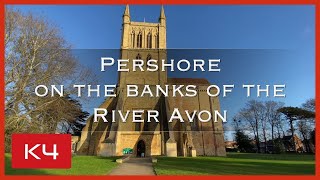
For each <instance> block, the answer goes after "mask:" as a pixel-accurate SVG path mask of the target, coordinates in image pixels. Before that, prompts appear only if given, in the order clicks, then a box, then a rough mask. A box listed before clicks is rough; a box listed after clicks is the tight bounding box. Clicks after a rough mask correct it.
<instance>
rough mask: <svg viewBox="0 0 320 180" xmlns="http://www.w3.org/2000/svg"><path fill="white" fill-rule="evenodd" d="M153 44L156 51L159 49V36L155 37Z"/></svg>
mask: <svg viewBox="0 0 320 180" xmlns="http://www.w3.org/2000/svg"><path fill="white" fill-rule="evenodd" d="M155 40H156V41H155V44H156V49H158V48H159V35H158V34H157V35H156V36H155Z"/></svg>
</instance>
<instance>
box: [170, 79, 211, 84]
mask: <svg viewBox="0 0 320 180" xmlns="http://www.w3.org/2000/svg"><path fill="white" fill-rule="evenodd" d="M168 83H169V84H193V85H197V84H203V85H210V83H209V81H208V80H207V79H205V78H168Z"/></svg>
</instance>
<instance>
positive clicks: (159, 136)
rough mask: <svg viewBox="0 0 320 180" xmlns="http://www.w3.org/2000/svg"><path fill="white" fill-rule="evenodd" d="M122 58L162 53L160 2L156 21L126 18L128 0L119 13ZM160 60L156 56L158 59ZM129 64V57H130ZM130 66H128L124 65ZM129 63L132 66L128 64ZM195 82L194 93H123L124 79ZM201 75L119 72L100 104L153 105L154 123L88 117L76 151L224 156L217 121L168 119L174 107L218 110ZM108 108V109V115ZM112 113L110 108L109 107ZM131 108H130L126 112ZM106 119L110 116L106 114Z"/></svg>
mask: <svg viewBox="0 0 320 180" xmlns="http://www.w3.org/2000/svg"><path fill="white" fill-rule="evenodd" d="M120 54H121V59H129V60H130V59H142V60H150V59H151V58H152V59H166V54H167V53H166V17H165V13H164V9H163V7H162V8H161V11H160V17H159V22H158V23H149V22H133V21H131V20H130V13H129V6H128V5H127V6H126V8H125V11H124V14H123V28H122V43H121V53H120ZM158 63H159V66H160V63H161V61H158ZM129 64H130V61H129ZM129 67H130V66H129ZM131 67H132V66H131ZM127 84H135V85H138V86H143V85H146V84H148V85H150V87H151V89H152V88H153V87H155V85H161V86H163V85H166V84H168V85H173V84H175V85H184V84H185V85H188V84H192V85H196V86H197V91H198V94H197V96H195V97H179V96H177V97H172V96H169V97H127V96H126V90H127V89H126V85H127ZM209 85H210V84H209V82H208V81H207V80H206V79H194V78H169V77H168V76H167V72H163V71H157V72H149V71H129V72H119V73H118V85H117V88H116V90H115V93H116V94H117V96H116V97H113V98H108V99H106V101H105V102H104V103H103V104H101V105H100V108H105V109H107V110H108V112H109V111H111V110H121V111H123V112H126V111H127V110H130V111H132V110H158V111H159V123H156V122H154V121H151V122H150V123H147V122H146V121H145V122H144V123H134V122H126V123H122V122H121V121H116V122H112V121H109V122H104V121H102V120H99V122H93V116H91V117H89V118H88V120H87V124H86V126H85V127H84V128H83V130H82V133H81V138H80V141H79V142H78V145H77V150H76V152H77V154H82V155H99V156H119V155H122V154H123V149H125V148H131V149H133V155H136V156H140V155H141V154H142V153H143V154H145V156H156V155H164V156H173V157H174V156H225V154H226V152H225V145H224V137H223V127H222V121H218V122H214V121H209V122H206V123H204V122H200V121H197V120H196V121H193V122H189V121H185V122H184V123H181V122H180V121H173V122H171V123H168V119H169V117H170V115H171V114H172V112H173V109H174V108H179V110H181V115H182V117H183V118H185V119H187V116H186V114H183V112H184V111H185V110H189V112H193V111H194V110H207V111H209V112H213V111H214V110H219V111H220V106H219V99H218V98H217V97H209V96H208V95H207V93H206V89H207V87H208V86H209ZM109 114H110V115H109ZM108 116H111V113H108V115H107V117H106V118H107V119H108ZM130 116H132V114H129V117H130ZM118 118H119V119H120V117H118ZM109 119H110V117H109Z"/></svg>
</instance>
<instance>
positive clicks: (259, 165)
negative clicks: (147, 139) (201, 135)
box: [154, 153, 315, 175]
mask: <svg viewBox="0 0 320 180" xmlns="http://www.w3.org/2000/svg"><path fill="white" fill-rule="evenodd" d="M154 167H155V171H156V173H157V175H233V174H238V175H257V174H260V175H268V174H279V175H280V174H281V175H293V174H300V175H303V174H309V175H314V174H315V160H314V155H306V154H251V153H228V154H227V157H196V158H191V157H187V158H184V157H177V158H171V157H158V163H157V164H155V165H154Z"/></svg>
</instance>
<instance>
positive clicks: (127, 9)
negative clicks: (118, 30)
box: [123, 4, 130, 23]
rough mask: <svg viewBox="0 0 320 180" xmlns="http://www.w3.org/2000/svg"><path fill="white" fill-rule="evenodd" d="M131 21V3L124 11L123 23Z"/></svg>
mask: <svg viewBox="0 0 320 180" xmlns="http://www.w3.org/2000/svg"><path fill="white" fill-rule="evenodd" d="M129 22H130V11H129V5H128V4H127V5H126V9H125V10H124V13H123V23H129Z"/></svg>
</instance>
